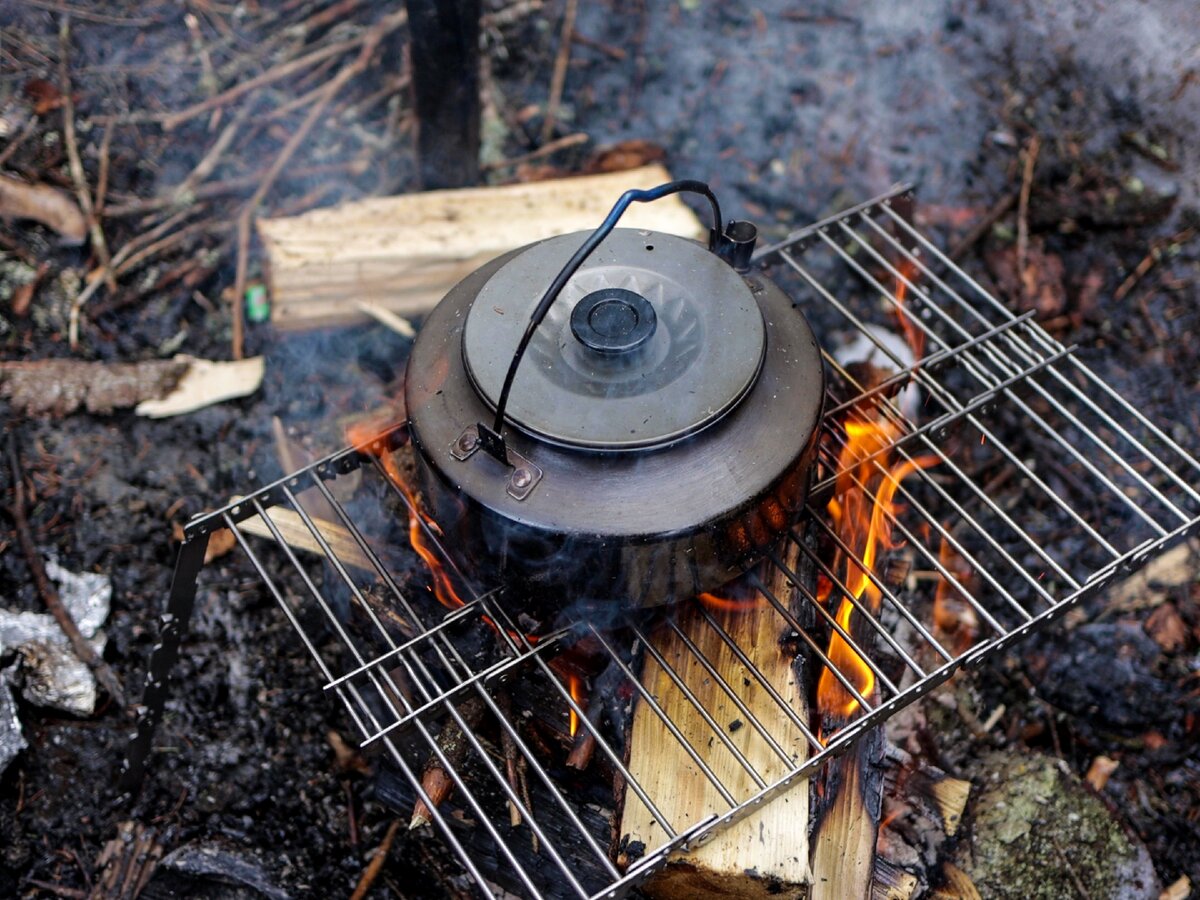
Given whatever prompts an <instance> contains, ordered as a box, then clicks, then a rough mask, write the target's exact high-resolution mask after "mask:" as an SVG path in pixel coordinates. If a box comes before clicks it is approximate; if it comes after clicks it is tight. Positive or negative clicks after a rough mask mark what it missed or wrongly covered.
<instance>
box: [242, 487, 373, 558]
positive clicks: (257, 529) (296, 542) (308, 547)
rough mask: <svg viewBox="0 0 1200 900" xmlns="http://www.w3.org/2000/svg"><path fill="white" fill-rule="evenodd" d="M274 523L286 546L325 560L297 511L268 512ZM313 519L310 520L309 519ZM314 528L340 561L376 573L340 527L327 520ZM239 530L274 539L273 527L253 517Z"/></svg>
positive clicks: (356, 545) (363, 554)
mask: <svg viewBox="0 0 1200 900" xmlns="http://www.w3.org/2000/svg"><path fill="white" fill-rule="evenodd" d="M234 499H235V500H240V499H241V498H240V497H235V498H234ZM267 515H268V516H269V517H270V519H271V522H272V523H274V525H275V527H276V528H278V529H279V534H280V536H281V537H282V538H283V542H284V543H285V544H287V545H288V546H289V547H291V548H292V549H293V550H303V551H304V552H305V553H314V554H316V555H318V556H324V555H325V551H324V550H322V549H321V545H320V543H319V542H318V541H317V539H316V538H315V537H314V536H313V533H312V532H311V531H309V529H308V526H307V525H305V524H304V520H303V519H302V518H301V517H300V514H299V513H297V512H295V511H294V510H290V509H285V508H283V507H274V508H272V509H270V510H268V511H267ZM310 518H311V517H310ZM312 523H313V525H315V526H316V528H317V530H318V531H319V532H321V536H322V537H323V538H325V542H326V543H327V544H328V545H329V549H330V550H332V551H333V552H334V554H335V555H336V556H337V558H338V559H339V560H341V562H342V563H344V564H345V565H347V566H351V567H353V568H355V569H362V570H363V571H367V572H374V571H375V566H374V564H373V563H372V562H371V559H370V557H368V556H367V555H366V554H365V553H364V552H363V550H362V548H361V547H359V546H358V542H357V541H355V540H354V536H353V535H352V534H351V533H350V532H349V531H348V530H347V529H346V528H344V527H343V526H342V525H341V524H339V523H337V522H330V521H327V520H325V519H315V518H314V519H312ZM238 528H239V529H241V531H242V532H243V533H244V534H252V535H255V536H256V537H265V538H273V537H274V535H273V534H272V533H271V528H270V526H269V525H268V524H267V523H266V522H264V521H263V519H262V517H261V516H251V517H250V518H248V519H245V520H243V521H242V522H240V523H238Z"/></svg>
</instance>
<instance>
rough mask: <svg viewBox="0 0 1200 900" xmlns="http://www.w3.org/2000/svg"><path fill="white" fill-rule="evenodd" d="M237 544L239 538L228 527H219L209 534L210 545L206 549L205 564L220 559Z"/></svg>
mask: <svg viewBox="0 0 1200 900" xmlns="http://www.w3.org/2000/svg"><path fill="white" fill-rule="evenodd" d="M236 546H237V538H236V537H234V536H233V532H232V531H230V530H229V529H228V528H218V529H217V530H216V531H214V532H213V533H212V534H210V535H209V536H208V547H207V548H206V549H205V551H204V564H205V565H208V564H209V563H210V562H212V561H213V560H214V559H220V558H221V557H222V556H224V555H225V554H226V553H228V552H229V551H230V550H232V549H233V548H234V547H236Z"/></svg>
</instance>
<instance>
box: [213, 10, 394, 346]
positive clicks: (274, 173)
mask: <svg viewBox="0 0 1200 900" xmlns="http://www.w3.org/2000/svg"><path fill="white" fill-rule="evenodd" d="M407 20H408V14H407V13H406V11H404V10H401V11H400V12H398V13H393V14H392V15H390V16H385V17H384V18H383V19H381V20H380V21H379V22H377V23H376V24H375V25H374V26H372V27H371V29H370V30H369V31H367V33H366V34H365V35H363V36H362V38H361V39H359V40H360V42H361V44H362V49H361V50H360V51H359V54H358V57H357V58H356V59H355V60H354V62H352V63H351V64H350V65H348V66H346V67H345V68H343V69H342V70H341V71H340V72H338V74H337V75H335V76H334V77H333V78H332V79H330V80H329V82H328V83H327V84H326V85H325V90H324V91H323V92H322V93H321V95H320V97H319V99H318V100H317V102H316V103H315V104H314V105H313V107H312V109H311V110H309V113H308V115H307V116H306V117H305V119H304V122H303V123H302V124H301V125H300V127H299V128H298V129H296V133H295V134H293V135H292V136H291V138H289V139H288V142H287V143H286V144H285V145H284V146H283V149H282V150H280V151H279V155H278V156H277V157H276V158H275V162H274V163H273V164H272V165H271V168H270V169H269V170H267V174H266V176H265V177H264V178H263V180H262V183H261V184H260V185H259V186H258V190H256V191H255V192H254V195H253V196H252V197H251V198H250V199H249V200H248V201H246V205H245V206H244V207H243V208H242V212H241V215H240V216H238V223H237V267H236V274H235V276H234V283H233V358H234V359H241V358H242V355H243V346H244V327H245V326H244V322H243V319H242V295H243V294H244V293H245V292H246V267H247V265H248V262H249V259H248V257H249V254H250V224H251V222H252V221H253V218H254V213H255V210H257V209H258V205H259V204H260V203H261V202H262V200H263V198H264V197H266V195H267V192H268V191H270V190H271V187H272V185H274V184H275V179H276V178H278V177H279V173H280V172H282V171H283V167H284V166H286V165H287V163H288V160H290V159H291V158H292V155H293V154H294V153H295V152H296V150H297V149H298V148H299V147H300V145H301V144H302V143H303V142H304V139H305V138H306V137H308V133H309V132H310V131H311V130H312V128H313V126H314V125H315V124H316V123H317V120H318V119H320V118H321V115H322V114H323V113H324V112H325V108H326V107H327V106H328V105H329V103H330V101H331V100H333V98H334V97H335V96H336V95H337V93H338V91H340V90H341V89H342V88H343V87H344V86H345V85H346V82H348V81H349V80H350V79H351V78H353V77H354V76H356V75H358V74H359V73H360V72H362V71H363V70H364V69H365V68H366V67H367V65H368V64H369V63H370V61H371V55H372V54H373V53H374V52H375V48H376V47H378V46H379V42H380V41H382V40H383V39H384V38H385V37H386V36H387V35H388V34H390V33H391V32H392V31H395V30H396V29H397V28H399V27H400V26H401V25H403V24H404V22H406V21H407Z"/></svg>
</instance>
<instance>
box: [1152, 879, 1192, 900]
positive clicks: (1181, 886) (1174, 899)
mask: <svg viewBox="0 0 1200 900" xmlns="http://www.w3.org/2000/svg"><path fill="white" fill-rule="evenodd" d="M1191 895H1192V882H1191V880H1190V879H1189V878H1188V877H1187V876H1186V875H1180V876H1179V877H1178V878H1177V879H1176V880H1175V881H1173V882H1171V886H1170V887H1168V888H1167V889H1166V890H1165V891H1163V892H1162V893H1161V894H1159V895H1158V900H1187V898H1188V897H1190V896H1191Z"/></svg>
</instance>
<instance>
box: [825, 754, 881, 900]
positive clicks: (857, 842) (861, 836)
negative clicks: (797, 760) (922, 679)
mask: <svg viewBox="0 0 1200 900" xmlns="http://www.w3.org/2000/svg"><path fill="white" fill-rule="evenodd" d="M882 746H883V735H882V734H881V733H880V732H879V731H878V730H875V731H872V732H871V733H869V734H868V735H867V736H866V737H864V738H863V739H862V740H860V741H859V742H858V743H857V744H856V745H855V746H854V747H853V748H852V749H851V750H850V751H849V752H848V753H846V755H845V756H840V757H838V758H837V759H834V760H832V761H831V762H830V763H829V765H827V766H826V767H825V769H824V770H823V771H822V773H821V777H822V779H823V782H824V784H823V789H822V792H821V797H820V802H819V803H818V804H817V808H816V809H815V810H814V818H816V819H817V823H816V831H815V833H814V835H813V857H812V877H813V887H812V891H811V892H810V894H809V900H857V898H860V897H861V898H866V897H868V896H870V894H871V890H872V879H873V876H874V872H875V843H876V840H877V839H878V836H879V818H880V817H879V813H880V810H881V808H882V803H883V771H882V768H881V767H880V766H879V761H880V758H881V757H882Z"/></svg>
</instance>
